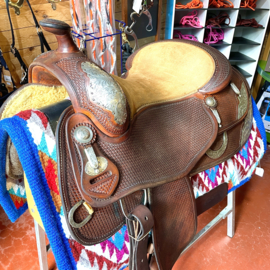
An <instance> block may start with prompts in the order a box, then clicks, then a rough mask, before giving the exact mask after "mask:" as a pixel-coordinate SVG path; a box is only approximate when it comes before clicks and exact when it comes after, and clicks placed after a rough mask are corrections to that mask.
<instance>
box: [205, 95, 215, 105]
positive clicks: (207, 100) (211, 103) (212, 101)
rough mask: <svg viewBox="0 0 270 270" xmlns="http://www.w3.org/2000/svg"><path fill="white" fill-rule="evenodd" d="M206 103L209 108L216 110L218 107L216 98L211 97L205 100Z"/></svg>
mask: <svg viewBox="0 0 270 270" xmlns="http://www.w3.org/2000/svg"><path fill="white" fill-rule="evenodd" d="M205 103H206V105H207V106H209V107H211V108H215V107H216V106H217V101H216V99H215V98H214V97H211V96H209V97H207V98H206V99H205Z"/></svg>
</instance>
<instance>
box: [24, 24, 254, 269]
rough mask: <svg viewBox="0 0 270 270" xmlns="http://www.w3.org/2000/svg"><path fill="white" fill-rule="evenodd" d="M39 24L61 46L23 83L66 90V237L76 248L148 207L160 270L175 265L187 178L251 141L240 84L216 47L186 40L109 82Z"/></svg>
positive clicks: (187, 228)
mask: <svg viewBox="0 0 270 270" xmlns="http://www.w3.org/2000/svg"><path fill="white" fill-rule="evenodd" d="M40 24H41V25H42V26H43V28H44V29H45V30H47V31H49V32H52V33H54V34H55V35H56V38H57V40H58V44H59V46H58V49H57V50H55V51H50V52H46V53H44V54H42V55H40V56H39V57H37V58H36V59H35V60H34V62H33V63H32V64H31V66H30V67H29V81H30V83H34V84H42V85H47V86H49V85H58V86H59V85H63V86H64V87H65V88H66V90H67V92H68V94H69V97H70V99H71V102H72V106H71V107H69V108H68V109H66V110H65V111H64V113H63V114H62V115H61V117H60V119H59V121H58V125H57V131H56V139H57V150H58V153H57V155H58V178H59V185H60V191H61V198H62V203H63V208H64V214H65V217H66V220H67V223H68V226H69V230H70V232H71V234H72V236H73V237H74V238H75V239H76V240H77V241H78V242H80V243H82V244H83V245H93V244H96V243H99V242H101V241H103V240H105V239H108V238H109V237H110V236H111V235H112V234H114V233H115V232H116V231H117V230H119V228H120V227H121V226H123V224H124V223H125V218H127V220H128V219H129V218H128V216H130V213H133V214H134V216H136V215H137V214H138V213H137V211H136V209H138V208H137V207H139V206H140V205H141V204H144V205H148V206H149V208H150V210H151V211H152V214H153V220H154V224H155V225H154V227H153V239H155V241H154V250H155V256H156V260H157V261H158V266H159V269H170V268H172V266H173V263H174V261H175V260H176V259H177V257H178V256H179V254H180V253H181V251H182V250H183V248H184V247H185V246H186V245H187V244H188V242H190V240H191V239H192V238H193V237H194V235H195V233H196V224H197V223H196V217H197V214H196V205H195V199H194V195H193V191H192V189H191V185H190V181H189V176H190V175H192V174H196V173H197V172H200V171H203V170H205V169H208V168H211V167H213V166H215V165H217V164H219V163H221V162H223V161H224V160H226V159H228V158H230V157H231V156H233V155H234V154H235V153H237V152H238V151H239V150H240V148H241V147H242V146H243V145H244V143H245V142H246V141H247V139H248V137H249V134H250V130H251V126H252V105H251V98H250V92H249V87H248V84H247V82H246V80H245V78H244V77H243V76H242V75H241V74H240V73H239V72H238V71H237V70H235V69H234V68H232V67H231V65H230V63H229V62H228V60H227V59H226V58H225V57H224V56H223V55H222V54H221V53H220V52H218V51H217V50H215V49H213V48H211V47H210V46H208V45H205V44H200V43H197V42H192V41H185V40H183V41H182V40H181V41H175V40H170V41H161V42H157V43H152V44H150V45H147V46H145V47H144V48H142V49H140V50H138V51H137V52H136V53H134V54H133V55H132V56H131V57H130V58H129V59H128V61H127V64H126V66H127V70H128V72H127V73H126V74H125V77H124V78H120V77H117V76H111V75H109V74H107V73H106V72H105V71H104V70H102V69H101V68H99V67H98V66H97V65H96V64H94V63H92V62H91V61H89V60H88V59H87V58H86V57H85V56H84V55H83V54H82V53H81V52H80V51H79V50H78V49H77V47H76V45H75V44H74V43H73V41H72V38H71V36H70V27H69V26H68V25H66V24H65V23H62V22H59V21H55V20H51V19H46V20H43V21H41V23H40ZM159 209H163V211H160V210H159ZM134 211H135V212H136V214H135V212H134ZM143 211H144V210H142V212H143ZM147 211H148V210H147ZM161 212H162V213H161ZM152 214H149V215H151V216H152ZM131 216H132V214H131ZM172 219H173V220H175V222H174V223H170V222H169V220H172ZM145 220H146V219H145ZM147 220H148V219H147ZM151 220H152V219H151ZM172 224H174V225H173V227H174V228H175V229H176V230H177V233H176V234H174V235H173V234H171V230H172V227H171V226H172ZM142 226H143V225H142ZM145 226H148V225H145ZM128 227H129V231H130V235H132V233H134V232H132V229H130V225H129V226H128ZM150 227H151V226H150ZM147 228H148V227H147ZM164 236H166V237H167V239H165V238H164ZM175 238H177V239H181V240H179V242H181V244H179V243H178V244H175V245H174V247H175V248H174V251H173V252H170V253H169V254H168V251H167V250H166V244H168V242H169V241H171V242H173V241H175ZM130 239H131V238H130ZM170 244H171V243H170ZM157 245H158V248H157ZM133 248H135V249H137V248H138V247H137V244H136V243H135V242H134V241H133V240H132V239H131V249H133ZM134 254H135V253H134ZM136 254H137V253H136ZM145 256H146V255H145ZM135 257H136V256H135ZM135 257H134V258H132V260H131V262H132V265H131V269H137V268H138V269H148V268H147V266H146V262H145V261H147V260H146V257H145V258H143V259H140V256H138V258H137V257H136V258H135ZM140 262H143V263H142V264H143V266H140V267H139V266H138V265H139V263H140Z"/></svg>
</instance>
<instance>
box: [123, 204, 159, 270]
mask: <svg viewBox="0 0 270 270" xmlns="http://www.w3.org/2000/svg"><path fill="white" fill-rule="evenodd" d="M126 221H127V227H128V233H129V243H130V251H129V254H130V259H129V269H130V270H148V269H149V265H148V259H147V248H148V236H149V232H150V231H151V230H152V228H153V226H154V218H153V215H152V213H151V211H150V210H149V209H148V208H147V207H146V206H144V205H139V206H137V207H136V208H135V209H134V210H133V211H132V212H131V213H130V215H129V217H128V218H127V220H126Z"/></svg>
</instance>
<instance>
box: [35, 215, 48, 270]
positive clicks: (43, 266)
mask: <svg viewBox="0 0 270 270" xmlns="http://www.w3.org/2000/svg"><path fill="white" fill-rule="evenodd" d="M34 222H35V232H36V240H37V250H38V260H39V268H40V270H48V262H47V249H46V242H45V232H44V230H43V229H42V228H41V227H40V226H39V224H38V223H37V222H36V220H34Z"/></svg>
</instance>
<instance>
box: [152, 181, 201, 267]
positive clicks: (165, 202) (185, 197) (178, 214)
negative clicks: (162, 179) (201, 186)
mask: <svg viewBox="0 0 270 270" xmlns="http://www.w3.org/2000/svg"><path fill="white" fill-rule="evenodd" d="M150 209H151V212H152V213H153V217H154V224H155V226H154V228H153V231H152V237H153V244H154V250H155V251H154V255H155V259H156V262H157V265H158V269H160V270H167V269H172V267H173V265H174V263H175V262H176V260H177V259H178V257H179V255H180V254H181V252H182V251H183V250H184V248H185V247H186V246H187V244H188V243H189V242H190V241H191V240H192V239H193V237H194V236H195V234H196V230H197V213H196V206H195V199H194V194H193V189H192V187H191V183H190V180H189V178H188V177H184V178H182V179H179V180H176V181H174V182H172V183H168V184H165V185H162V186H159V187H155V188H153V189H151V199H150Z"/></svg>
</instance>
